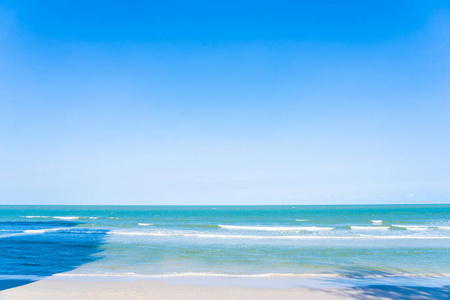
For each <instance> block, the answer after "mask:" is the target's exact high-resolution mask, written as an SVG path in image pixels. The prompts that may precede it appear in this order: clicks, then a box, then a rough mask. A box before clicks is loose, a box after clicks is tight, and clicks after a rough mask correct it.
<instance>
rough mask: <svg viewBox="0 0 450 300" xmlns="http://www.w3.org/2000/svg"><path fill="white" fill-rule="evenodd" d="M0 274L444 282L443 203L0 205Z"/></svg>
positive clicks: (297, 282) (448, 214)
mask: <svg viewBox="0 0 450 300" xmlns="http://www.w3.org/2000/svg"><path fill="white" fill-rule="evenodd" d="M0 251H1V252H0V253H1V255H0V279H29V280H38V279H40V278H45V277H47V276H53V278H58V279H61V280H74V279H75V280H77V279H79V280H102V278H103V279H108V280H111V278H113V279H116V280H124V279H126V280H138V279H161V280H165V281H167V282H169V283H180V282H181V283H186V282H187V283H192V282H195V281H197V282H199V280H201V284H219V285H227V284H230V285H244V286H252V285H255V284H258V285H259V286H261V285H263V286H267V287H291V286H354V285H366V284H402V285H408V284H409V285H422V286H444V285H449V284H450V205H359V206H358V205H342V206H338V205H336V206H0Z"/></svg>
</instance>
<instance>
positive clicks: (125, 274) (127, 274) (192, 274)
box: [53, 272, 342, 278]
mask: <svg viewBox="0 0 450 300" xmlns="http://www.w3.org/2000/svg"><path fill="white" fill-rule="evenodd" d="M53 276H55V277H139V278H173V277H227V278H274V277H325V278H331V277H341V276H342V275H340V274H298V273H258V274H227V273H207V272H205V273H203V272H180V273H166V274H137V273H133V272H122V273H87V274H77V273H59V274H55V275H53Z"/></svg>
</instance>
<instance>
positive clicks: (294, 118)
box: [0, 0, 450, 205]
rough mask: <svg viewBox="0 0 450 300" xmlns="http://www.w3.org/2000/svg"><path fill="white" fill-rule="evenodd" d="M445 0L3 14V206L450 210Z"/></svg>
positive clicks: (89, 5) (68, 5) (135, 6)
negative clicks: (410, 206)
mask: <svg viewBox="0 0 450 300" xmlns="http://www.w3.org/2000/svg"><path fill="white" fill-rule="evenodd" d="M449 28H450V2H449V1H444V0H442V1H439V0H437V1H414V0H413V1H385V0H380V1H322V0H318V1H265V0H262V1H246V0H241V1H234V0H230V1H197V0H194V1H84V0H80V1H57V0H53V1H21V0H14V1H12V0H4V1H0V204H142V205H144V204H148V205H156V204H198V205H204V204H213V205H219V204H259V205H265V204H358V203H361V204H364V203H374V204H378V203H380V204H381V203H449V202H450V31H449Z"/></svg>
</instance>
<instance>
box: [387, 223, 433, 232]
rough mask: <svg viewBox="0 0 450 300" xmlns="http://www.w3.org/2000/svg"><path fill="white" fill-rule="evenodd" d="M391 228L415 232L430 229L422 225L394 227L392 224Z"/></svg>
mask: <svg viewBox="0 0 450 300" xmlns="http://www.w3.org/2000/svg"><path fill="white" fill-rule="evenodd" d="M392 226H394V227H400V228H405V229H406V230H416V231H425V230H428V229H430V228H429V226H424V225H394V224H392Z"/></svg>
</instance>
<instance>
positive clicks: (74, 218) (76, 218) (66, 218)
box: [53, 217, 80, 220]
mask: <svg viewBox="0 0 450 300" xmlns="http://www.w3.org/2000/svg"><path fill="white" fill-rule="evenodd" d="M79 218H80V217H53V219H59V220H78V219H79Z"/></svg>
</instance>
